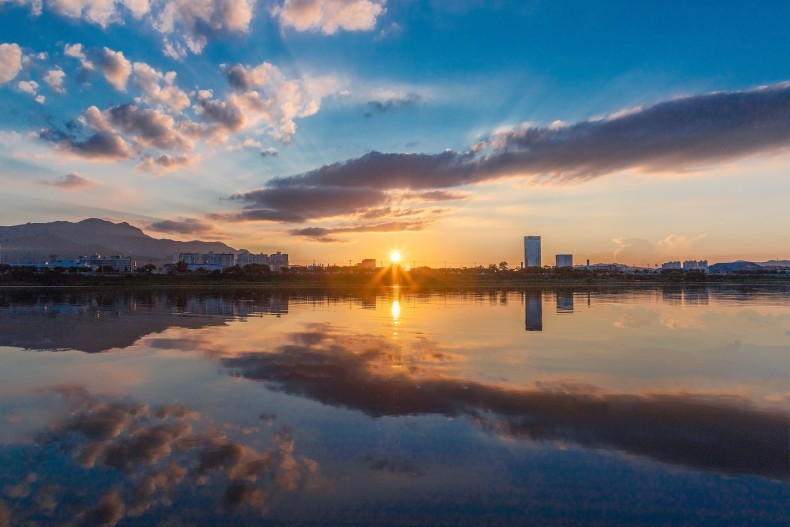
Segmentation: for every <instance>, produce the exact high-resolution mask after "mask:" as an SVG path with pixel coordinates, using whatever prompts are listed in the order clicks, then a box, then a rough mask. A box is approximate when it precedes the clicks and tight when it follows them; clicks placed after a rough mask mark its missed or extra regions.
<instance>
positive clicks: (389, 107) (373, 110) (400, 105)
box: [365, 92, 423, 118]
mask: <svg viewBox="0 0 790 527" xmlns="http://www.w3.org/2000/svg"><path fill="white" fill-rule="evenodd" d="M422 100H423V97H422V96H421V95H420V94H418V93H413V92H411V93H408V94H406V95H405V96H404V97H393V98H390V99H385V100H383V101H368V104H367V107H368V111H367V112H366V113H365V117H368V118H369V117H372V116H373V115H374V114H377V113H389V112H393V111H396V110H400V109H404V108H411V107H413V106H416V105H417V104H418V103H419V102H421V101H422Z"/></svg>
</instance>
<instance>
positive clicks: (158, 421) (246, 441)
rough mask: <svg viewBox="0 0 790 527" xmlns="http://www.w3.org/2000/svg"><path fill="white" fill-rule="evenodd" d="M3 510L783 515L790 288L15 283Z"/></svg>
mask: <svg viewBox="0 0 790 527" xmlns="http://www.w3.org/2000/svg"><path fill="white" fill-rule="evenodd" d="M0 423H2V425H1V426H0V526H4V525H239V526H240V525H260V524H272V525H280V524H283V525H285V524H287V525H294V524H302V525H305V524H307V525H309V524H315V525H324V524H331V525H342V524H353V525H368V524H394V525H462V524H463V525H474V524H479V525H491V524H502V525H519V524H521V525H579V524H581V525H716V526H720V525H761V526H763V525H788V524H790V485H789V484H788V483H789V482H790V289H788V288H782V287H773V288H759V287H735V286H731V287H709V288H705V287H697V288H686V289H682V288H674V289H672V288H669V289H668V288H665V289H606V288H603V289H592V290H580V289H577V290H570V289H568V290H543V291H541V290H526V291H523V290H510V291H502V290H492V291H466V292H432V293H415V292H410V291H408V290H404V289H384V290H376V291H365V292H358V293H331V294H330V293H326V292H320V291H318V292H308V291H302V292H298V291H297V292H286V291H262V290H257V291H256V290H231V291H229V290H222V291H214V292H211V291H197V292H196V291H184V290H181V291H166V292H146V291H135V292H129V291H126V292H110V291H103V292H95V291H93V292H92V291H83V290H71V291H66V292H63V291H61V292H41V291H33V292H30V291H28V292H24V291H13V290H5V291H0Z"/></svg>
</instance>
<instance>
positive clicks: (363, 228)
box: [289, 220, 429, 242]
mask: <svg viewBox="0 0 790 527" xmlns="http://www.w3.org/2000/svg"><path fill="white" fill-rule="evenodd" d="M428 223H429V221H428V220H420V221H390V222H382V223H368V224H360V225H353V226H349V227H332V228H324V227H307V228H304V229H293V230H291V231H289V234H290V235H291V236H302V237H305V238H312V239H313V241H319V242H342V241H345V240H343V239H340V238H335V237H334V236H333V235H334V234H345V233H352V232H403V231H421V230H423V229H424V228H425V226H426V225H427V224H428Z"/></svg>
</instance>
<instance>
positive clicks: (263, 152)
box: [261, 148, 279, 157]
mask: <svg viewBox="0 0 790 527" xmlns="http://www.w3.org/2000/svg"><path fill="white" fill-rule="evenodd" d="M278 155H279V153H278V152H277V150H275V149H274V148H267V149H265V150H261V157H277V156H278Z"/></svg>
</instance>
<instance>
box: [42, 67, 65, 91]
mask: <svg viewBox="0 0 790 527" xmlns="http://www.w3.org/2000/svg"><path fill="white" fill-rule="evenodd" d="M65 78H66V74H65V73H64V72H63V70H62V69H60V67H56V68H53V69H51V70H49V71H48V72H47V74H46V75H44V82H46V83H47V84H49V87H50V88H52V91H54V92H55V93H64V92H65V91H66V89H65V88H64V87H63V81H64V79H65Z"/></svg>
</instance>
